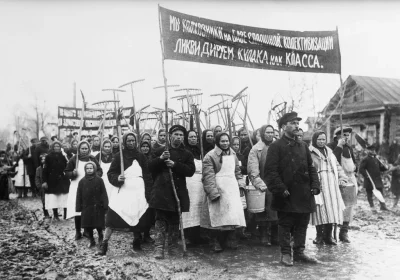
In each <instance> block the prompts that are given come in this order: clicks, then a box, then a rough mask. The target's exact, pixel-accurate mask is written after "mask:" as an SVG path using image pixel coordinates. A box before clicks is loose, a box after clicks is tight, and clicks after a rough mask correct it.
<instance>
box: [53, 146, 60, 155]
mask: <svg viewBox="0 0 400 280" xmlns="http://www.w3.org/2000/svg"><path fill="white" fill-rule="evenodd" d="M53 150H54V152H56V153H59V152H61V146H60V145H59V144H55V145H54V147H53Z"/></svg>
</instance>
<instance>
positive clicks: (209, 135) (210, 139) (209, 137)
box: [206, 131, 214, 144]
mask: <svg viewBox="0 0 400 280" xmlns="http://www.w3.org/2000/svg"><path fill="white" fill-rule="evenodd" d="M206 141H207V142H208V143H210V144H212V143H213V142H214V135H213V133H212V131H207V133H206Z"/></svg>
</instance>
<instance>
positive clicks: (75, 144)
mask: <svg viewBox="0 0 400 280" xmlns="http://www.w3.org/2000/svg"><path fill="white" fill-rule="evenodd" d="M77 148H78V140H76V139H74V140H72V141H71V147H70V148H69V149H68V151H67V156H68V160H70V159H71V158H72V157H73V156H74V155H76V151H77Z"/></svg>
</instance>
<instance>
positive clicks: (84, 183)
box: [76, 161, 108, 248]
mask: <svg viewBox="0 0 400 280" xmlns="http://www.w3.org/2000/svg"><path fill="white" fill-rule="evenodd" d="M107 208H108V197H107V191H106V187H105V185H104V181H103V179H101V178H100V177H98V176H97V175H96V164H95V163H94V162H91V161H89V162H88V163H86V165H85V177H83V178H82V179H81V180H80V181H79V184H78V190H77V194H76V212H82V213H81V217H82V220H81V227H82V228H84V229H86V230H87V232H88V233H89V245H88V247H89V248H92V247H94V246H95V245H96V242H95V240H94V237H93V229H97V233H98V236H99V239H98V242H99V244H101V242H102V241H103V229H104V226H105V213H106V210H107Z"/></svg>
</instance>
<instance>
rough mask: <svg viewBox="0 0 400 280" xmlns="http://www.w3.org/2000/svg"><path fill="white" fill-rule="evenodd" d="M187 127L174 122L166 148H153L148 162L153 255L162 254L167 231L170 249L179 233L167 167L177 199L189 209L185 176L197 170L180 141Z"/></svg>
mask: <svg viewBox="0 0 400 280" xmlns="http://www.w3.org/2000/svg"><path fill="white" fill-rule="evenodd" d="M185 135H186V129H185V128H184V127H183V126H181V125H174V126H172V127H171V128H170V130H169V136H170V144H171V145H170V146H169V147H168V150H165V148H164V147H161V148H159V149H157V150H155V151H154V154H153V157H152V159H151V160H150V162H149V170H150V172H151V173H152V176H153V179H154V184H153V189H152V192H151V198H150V202H149V204H150V207H152V208H154V209H155V212H156V225H155V229H156V242H155V258H158V259H162V258H164V244H165V236H166V234H167V232H168V239H169V240H170V242H169V243H170V244H171V247H172V248H170V249H176V246H177V241H178V236H179V213H178V206H177V202H176V199H175V196H174V192H173V189H172V188H173V186H172V183H171V177H170V173H169V168H170V169H171V171H172V174H173V175H172V176H173V180H174V184H175V188H176V192H177V194H178V198H179V200H180V207H181V211H182V212H189V206H190V201H189V194H188V190H187V187H186V177H192V176H193V174H194V172H195V171H196V166H195V164H194V159H193V155H192V154H191V153H190V152H189V151H187V150H186V149H185V147H184V145H183V140H184V137H185Z"/></svg>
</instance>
